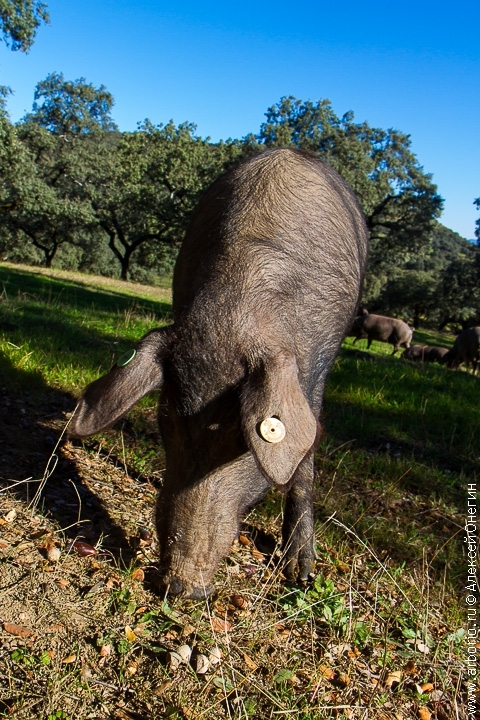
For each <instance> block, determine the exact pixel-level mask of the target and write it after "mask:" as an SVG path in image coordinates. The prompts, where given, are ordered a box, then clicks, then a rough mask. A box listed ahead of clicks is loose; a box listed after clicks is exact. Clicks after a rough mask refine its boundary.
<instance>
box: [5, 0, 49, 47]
mask: <svg viewBox="0 0 480 720" xmlns="http://www.w3.org/2000/svg"><path fill="white" fill-rule="evenodd" d="M49 21H50V18H49V15H48V12H47V6H46V4H45V3H44V2H41V0H0V36H1V37H0V39H3V41H4V43H5V44H6V45H7V47H11V49H12V50H20V51H21V52H28V51H29V50H30V48H31V46H32V44H33V41H34V39H35V35H36V33H37V30H38V28H39V26H40V24H41V23H42V22H45V23H48V22H49Z"/></svg>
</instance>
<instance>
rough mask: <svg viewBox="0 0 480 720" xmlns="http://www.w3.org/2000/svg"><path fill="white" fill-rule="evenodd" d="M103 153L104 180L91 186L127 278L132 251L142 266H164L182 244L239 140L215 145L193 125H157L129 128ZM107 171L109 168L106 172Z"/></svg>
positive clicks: (101, 221) (100, 218) (94, 203)
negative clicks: (207, 190)
mask: <svg viewBox="0 0 480 720" xmlns="http://www.w3.org/2000/svg"><path fill="white" fill-rule="evenodd" d="M112 150H113V152H111V153H110V154H109V158H108V159H107V158H106V159H105V168H104V176H105V181H104V182H101V183H97V185H96V187H95V188H93V196H92V206H93V207H94V209H95V213H96V217H97V220H98V223H99V225H100V227H101V228H102V229H103V230H104V232H105V233H106V235H107V236H108V238H109V243H108V244H109V247H110V249H111V251H112V252H113V254H114V255H115V257H116V258H117V260H118V262H119V264H120V267H121V275H120V276H121V278H122V279H127V277H128V274H129V268H130V262H131V258H132V255H133V254H134V253H135V252H136V251H138V250H139V249H140V248H141V259H142V263H141V264H142V266H143V267H146V268H149V267H153V268H155V267H157V268H158V266H159V265H160V264H163V266H165V261H166V260H167V262H168V259H167V258H171V260H170V264H173V262H172V261H173V257H174V256H173V254H172V247H173V248H175V247H177V246H178V243H179V242H180V241H181V238H182V236H183V234H184V232H185V228H186V225H187V222H188V219H189V216H190V213H191V212H192V210H193V208H194V207H195V205H196V203H197V201H198V198H199V195H200V193H201V192H202V191H203V190H204V189H205V187H206V186H207V185H209V184H210V182H211V181H212V180H213V179H214V178H215V177H216V175H218V174H219V173H220V172H221V170H222V169H223V167H224V166H225V164H226V162H229V161H230V160H231V156H232V153H233V154H235V150H236V145H235V144H233V143H230V144H220V145H219V146H212V145H211V144H210V143H209V142H207V141H206V140H203V139H202V138H200V137H197V136H196V135H195V126H194V125H190V124H187V123H183V124H181V125H179V126H178V127H175V125H174V124H173V123H172V122H170V123H169V124H168V125H166V126H163V125H159V126H154V125H152V124H151V123H150V122H148V121H146V122H145V123H143V125H141V126H140V128H139V129H138V131H137V132H135V133H125V134H124V135H123V136H122V137H121V139H120V141H119V143H118V145H117V146H116V147H115V148H112ZM105 171H106V172H105Z"/></svg>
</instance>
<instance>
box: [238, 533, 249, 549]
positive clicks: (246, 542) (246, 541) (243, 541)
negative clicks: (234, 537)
mask: <svg viewBox="0 0 480 720" xmlns="http://www.w3.org/2000/svg"><path fill="white" fill-rule="evenodd" d="M238 540H239V542H240V544H241V545H245V547H248V546H249V545H253V543H252V541H251V540H250V538H247V537H246V536H245V535H240V536H239V538H238Z"/></svg>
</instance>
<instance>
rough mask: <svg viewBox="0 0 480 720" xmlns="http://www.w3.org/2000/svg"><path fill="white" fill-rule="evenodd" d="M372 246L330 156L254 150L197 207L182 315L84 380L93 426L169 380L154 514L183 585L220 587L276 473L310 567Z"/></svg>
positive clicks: (185, 261)
mask: <svg viewBox="0 0 480 720" xmlns="http://www.w3.org/2000/svg"><path fill="white" fill-rule="evenodd" d="M366 255H367V230H366V226H365V223H364V219H363V216H362V213H361V211H360V208H359V205H358V203H357V201H356V199H355V197H354V195H353V193H352V191H351V190H350V189H349V187H348V186H347V185H346V183H345V182H344V181H343V180H342V178H341V177H340V176H339V175H337V173H336V172H335V171H334V170H332V168H330V167H329V166H328V165H325V164H324V163H322V162H321V161H320V160H319V159H317V158H315V157H313V156H310V155H307V154H305V153H302V152H300V151H297V150H291V149H277V150H269V151H266V152H264V153H262V154H260V155H258V156H255V157H254V158H251V159H249V160H246V161H244V162H241V163H240V164H238V165H237V166H235V167H234V168H233V169H231V170H229V171H228V172H227V173H226V174H225V175H223V176H222V177H220V178H219V179H218V180H217V181H216V182H214V183H213V185H212V186H211V187H210V188H209V190H208V191H207V192H206V194H205V196H204V197H203V199H202V200H201V202H200V204H199V207H198V209H197V211H196V212H195V214H194V216H193V219H192V221H191V224H190V226H189V229H188V231H187V234H186V237H185V240H184V242H183V245H182V248H181V251H180V254H179V257H178V261H177V264H176V267H175V273H174V280H173V312H174V322H173V325H171V326H169V327H166V328H163V329H156V330H152V331H151V332H150V333H148V334H147V335H146V336H145V337H144V338H143V339H142V340H141V341H140V342H139V344H138V347H137V350H136V355H135V356H134V357H133V358H132V359H131V360H130V361H128V360H129V358H128V357H127V358H126V359H124V360H123V361H121V362H119V364H117V365H116V366H115V367H113V368H112V370H111V371H110V373H109V374H108V375H106V376H104V377H102V378H100V379H99V380H96V381H95V382H93V383H92V384H91V385H90V386H89V387H88V388H87V389H86V391H85V393H84V395H83V397H82V399H81V400H80V403H79V407H78V409H77V413H76V414H75V416H74V417H73V420H72V425H71V429H72V434H74V435H76V436H80V437H81V436H86V435H91V434H93V433H96V432H97V431H99V430H100V429H102V428H104V427H106V426H108V425H110V424H112V423H113V422H114V421H115V420H116V419H117V418H119V417H120V416H121V415H123V414H124V413H126V412H127V411H128V410H129V409H130V408H131V406H132V405H133V404H134V403H135V402H136V401H137V400H138V399H139V398H141V397H142V396H143V395H145V394H146V393H148V392H149V391H151V390H153V389H154V388H157V387H159V386H161V387H162V391H161V398H160V404H159V425H160V431H161V434H162V438H163V442H164V445H165V451H166V471H165V477H164V485H163V487H162V490H161V492H160V494H159V498H158V502H157V511H156V524H157V531H158V537H159V543H160V570H161V573H162V576H163V578H164V582H165V587H166V589H167V590H169V592H171V593H173V594H180V593H182V594H184V595H185V596H187V597H191V598H196V597H203V596H205V595H208V594H209V593H210V592H211V591H212V586H211V581H212V579H213V576H214V573H215V570H216V568H217V566H218V563H219V562H220V560H221V559H222V558H223V557H224V556H225V555H226V554H227V553H228V551H229V548H230V546H231V543H232V541H233V540H234V538H235V537H236V535H237V533H238V528H239V521H240V519H241V517H242V515H243V514H244V513H245V511H246V510H247V509H248V508H249V507H250V506H251V505H252V504H254V503H255V502H257V501H258V500H259V499H260V498H261V497H262V496H263V495H264V494H265V492H266V490H267V489H268V487H269V486H272V485H273V486H275V487H277V488H279V489H281V490H283V491H285V492H286V507H285V517H284V522H283V542H284V551H285V572H286V574H287V576H288V577H290V578H292V579H294V578H301V579H306V578H307V577H308V575H309V574H310V573H311V572H312V569H313V563H314V548H313V536H314V526H313V502H312V489H313V456H314V451H315V447H316V444H317V442H318V439H319V437H320V431H319V428H320V426H319V416H320V410H321V407H322V398H323V391H324V386H325V381H326V378H327V375H328V372H329V370H330V368H331V366H332V363H333V361H334V359H335V357H336V355H337V352H338V349H339V346H340V343H341V342H342V339H343V337H344V335H345V332H346V330H347V328H348V327H350V325H351V322H352V317H353V315H354V313H355V310H356V308H357V306H358V300H359V293H360V287H361V283H362V278H363V273H364V268H365V263H366ZM132 355H133V351H132ZM127 361H128V362H127Z"/></svg>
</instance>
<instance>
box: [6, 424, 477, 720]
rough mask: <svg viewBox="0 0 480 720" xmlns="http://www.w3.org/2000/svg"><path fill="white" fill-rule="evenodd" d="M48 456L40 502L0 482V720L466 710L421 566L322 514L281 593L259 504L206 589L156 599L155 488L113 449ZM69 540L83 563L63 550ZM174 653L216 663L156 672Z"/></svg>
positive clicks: (447, 637)
mask: <svg viewBox="0 0 480 720" xmlns="http://www.w3.org/2000/svg"><path fill="white" fill-rule="evenodd" d="M152 422H153V418H152ZM57 454H58V462H57V463H56V469H55V470H54V472H53V474H52V475H50V477H49V479H48V481H47V483H46V486H45V489H44V493H43V496H42V507H37V508H35V507H33V504H32V498H33V491H34V489H35V488H36V487H37V486H38V485H37V483H33V484H32V483H24V484H21V485H17V486H15V488H12V487H11V485H12V483H4V484H3V493H2V495H1V498H2V512H1V515H2V517H1V520H0V538H1V539H0V553H1V555H0V556H1V558H2V576H1V578H2V579H1V584H0V608H1V611H0V616H1V617H0V620H1V626H2V627H1V630H0V717H4V718H9V719H11V720H13V719H14V720H24V719H25V720H32V719H33V718H35V719H36V718H38V719H39V720H40V719H42V720H43V719H44V718H46V719H47V718H48V719H50V718H65V719H66V718H78V719H81V720H84V719H85V720H86V719H87V718H98V719H99V720H100V719H103V718H110V717H112V718H133V719H137V720H138V719H139V718H163V717H171V718H206V719H209V718H211V719H213V718H218V717H225V718H247V717H252V718H276V717H279V716H280V717H281V716H287V717H288V716H290V715H295V716H296V717H301V718H305V719H308V718H312V720H313V718H323V717H325V718H328V717H345V718H359V719H360V718H379V719H380V718H383V719H386V718H389V719H390V718H391V719H392V720H393V719H394V718H396V719H398V718H400V717H401V718H412V717H417V716H418V717H421V718H426V717H429V716H428V714H427V713H428V712H429V713H431V714H432V716H434V717H437V718H439V719H440V720H446V718H463V717H466V715H465V714H464V710H463V707H464V699H462V698H464V695H463V691H464V688H463V687H462V672H463V670H462V643H461V633H459V632H458V630H459V628H458V617H455V615H454V614H452V617H451V618H450V619H449V618H448V612H446V610H447V609H448V607H449V605H450V606H451V604H452V603H451V602H450V603H449V600H448V597H447V598H446V597H445V594H446V593H447V594H448V593H449V592H450V590H449V589H448V587H447V586H446V585H445V584H442V583H441V582H437V583H436V584H434V583H433V582H432V579H431V577H430V573H429V566H428V562H427V559H425V564H424V566H423V567H422V568H420V567H414V568H412V570H409V569H408V568H402V569H399V567H398V565H396V564H395V563H394V562H393V561H392V560H390V559H388V557H384V558H379V557H378V556H377V555H376V553H375V552H374V551H373V550H372V549H371V548H370V547H369V546H368V544H366V543H365V542H364V541H363V540H362V539H361V538H359V537H357V536H356V534H355V533H353V531H351V530H349V529H348V528H346V527H345V526H343V525H342V524H341V523H338V522H337V521H336V520H335V519H329V520H327V522H326V523H325V524H324V526H323V527H320V528H319V530H318V548H319V559H318V561H317V572H318V575H317V578H316V580H315V582H314V583H313V584H312V585H311V586H307V587H298V586H294V585H287V584H286V583H285V581H284V579H283V577H282V575H281V572H280V570H279V569H278V567H277V561H278V549H277V548H275V545H274V540H272V538H275V537H279V523H280V520H281V517H279V516H277V517H274V515H273V514H272V513H271V512H270V513H269V512H268V508H267V512H266V513H262V510H261V509H257V510H255V511H254V513H253V515H252V516H251V517H250V518H249V519H247V523H246V525H245V526H244V530H243V531H242V535H241V536H240V542H237V543H235V545H234V547H233V548H232V552H231V554H230V556H229V557H228V558H227V559H226V560H225V561H224V563H223V564H222V567H221V569H220V571H219V573H218V575H217V584H218V588H219V592H218V595H217V597H216V598H215V599H213V600H210V601H199V602H193V601H180V600H176V601H173V602H170V600H168V599H167V600H165V599H164V598H162V597H159V596H158V594H157V593H156V585H155V558H156V553H155V542H154V535H153V527H152V522H151V519H152V514H153V505H154V499H155V487H154V484H155V482H156V478H155V477H150V478H148V479H147V478H145V477H142V476H140V477H137V478H132V477H131V476H129V475H128V474H127V473H126V472H125V468H124V467H123V466H122V465H123V462H122V459H121V453H119V457H118V458H117V457H115V456H114V455H113V454H112V453H111V454H110V455H105V454H104V452H103V451H102V448H101V447H98V446H94V445H93V446H91V447H90V448H89V449H85V448H84V447H83V446H80V445H77V446H75V445H72V444H71V443H69V442H67V443H64V444H63V445H61V446H60V447H59V449H58V450H57ZM48 466H49V468H51V467H52V462H51V461H50V462H49V463H48ZM9 486H10V489H9ZM269 501H271V502H272V504H275V502H276V499H275V498H270V499H269V500H267V505H268V502H269ZM262 515H263V517H264V522H263V523H262V521H261V518H262ZM336 522H337V527H335V523H336ZM146 530H148V531H151V535H150V534H149V532H145V531H146ZM332 532H334V534H336V537H337V539H338V538H341V541H340V542H338V540H337V542H332ZM78 538H80V539H82V540H83V541H85V542H87V543H88V544H89V545H90V544H91V545H92V547H93V546H95V548H96V550H97V551H98V552H97V554H95V555H92V556H89V557H81V556H79V555H78V554H77V553H76V552H75V550H74V549H72V542H73V541H74V540H75V539H78ZM142 538H143V539H142ZM329 538H330V539H329ZM53 546H55V547H57V548H59V550H60V556H59V558H58V560H56V561H55V562H53V561H49V560H48V559H47V552H48V551H49V550H50V551H51V549H52V547H53ZM453 600H454V598H450V601H453ZM185 644H186V645H188V646H189V647H190V648H191V649H193V652H194V656H193V658H195V655H199V654H200V655H203V656H205V657H207V659H208V658H209V657H211V652H212V650H213V649H214V648H218V649H219V650H220V655H221V662H220V663H218V664H210V665H209V668H208V671H207V672H206V673H204V674H201V673H197V672H195V671H194V669H193V667H192V665H190V664H185V663H182V664H180V665H179V666H178V667H174V666H172V664H171V657H170V655H169V654H168V653H169V652H172V651H176V650H178V648H179V647H181V646H182V645H185ZM192 662H193V663H194V662H195V660H194V659H192ZM2 713H3V714H2ZM419 713H420V714H419ZM422 713H424V714H422Z"/></svg>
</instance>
